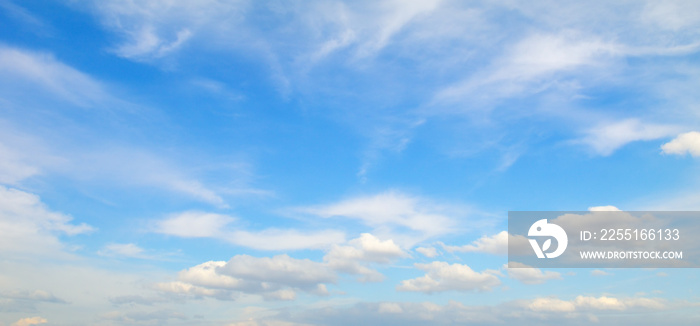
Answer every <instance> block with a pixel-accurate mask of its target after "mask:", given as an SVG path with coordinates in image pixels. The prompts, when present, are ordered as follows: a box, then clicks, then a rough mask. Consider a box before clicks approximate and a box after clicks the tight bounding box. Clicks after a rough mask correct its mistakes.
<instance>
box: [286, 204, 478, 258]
mask: <svg viewBox="0 0 700 326" xmlns="http://www.w3.org/2000/svg"><path fill="white" fill-rule="evenodd" d="M299 210H300V211H302V212H306V213H311V214H314V215H317V216H320V217H323V218H332V217H345V218H350V219H356V220H358V221H360V222H362V223H363V224H366V225H368V226H371V227H373V228H374V231H373V232H372V234H375V235H377V236H379V237H382V238H390V239H393V240H394V241H396V242H397V243H398V244H399V245H401V246H402V247H404V248H406V247H412V246H413V245H414V244H415V243H417V242H419V241H422V240H425V239H428V238H431V237H435V236H439V235H443V234H447V233H451V232H454V231H455V230H454V228H453V227H454V226H455V225H456V223H455V222H454V220H453V218H456V217H459V216H460V215H461V216H463V215H466V214H467V212H466V210H464V209H460V208H457V207H450V206H447V205H440V204H436V203H434V202H432V201H430V200H427V199H424V198H420V197H416V196H409V195H406V194H403V193H400V192H395V191H390V192H385V193H380V194H377V195H374V196H362V197H356V198H352V199H347V200H343V201H340V202H338V203H334V204H329V205H323V206H315V207H307V208H301V209H299Z"/></svg>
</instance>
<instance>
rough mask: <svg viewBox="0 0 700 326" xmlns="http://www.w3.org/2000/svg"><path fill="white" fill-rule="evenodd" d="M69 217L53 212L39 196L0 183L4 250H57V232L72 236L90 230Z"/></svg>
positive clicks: (0, 236) (1, 246) (0, 245)
mask: <svg viewBox="0 0 700 326" xmlns="http://www.w3.org/2000/svg"><path fill="white" fill-rule="evenodd" d="M71 220H73V218H72V217H70V216H68V215H65V214H61V213H57V212H53V211H51V210H49V209H48V208H47V207H46V205H45V204H44V203H42V202H41V199H40V198H39V196H37V195H34V194H31V193H28V192H24V191H21V190H17V189H13V188H7V187H4V186H0V251H1V252H5V253H34V254H39V253H44V254H45V253H57V252H58V251H60V249H61V247H62V245H61V242H60V240H59V238H58V236H59V235H68V236H74V235H77V234H83V233H88V232H91V231H93V230H94V228H92V227H91V226H89V225H87V224H85V223H81V224H72V223H71Z"/></svg>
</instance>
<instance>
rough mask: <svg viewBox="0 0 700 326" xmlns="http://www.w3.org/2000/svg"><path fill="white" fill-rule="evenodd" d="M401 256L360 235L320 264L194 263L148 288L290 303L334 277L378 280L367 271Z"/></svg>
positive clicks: (276, 259) (263, 260) (283, 259)
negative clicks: (243, 295) (173, 278)
mask: <svg viewBox="0 0 700 326" xmlns="http://www.w3.org/2000/svg"><path fill="white" fill-rule="evenodd" d="M406 255H407V254H406V253H405V252H404V251H403V250H402V249H401V248H399V247H398V246H397V245H396V244H394V243H393V241H391V240H386V241H381V240H380V239H378V238H376V237H374V236H373V235H371V234H367V233H365V234H362V235H361V236H360V237H359V238H357V239H354V240H352V241H350V242H348V245H344V246H339V245H335V246H333V247H332V248H331V249H330V250H329V251H328V253H327V254H326V255H325V256H324V259H323V262H315V261H312V260H309V259H296V258H292V257H289V256H288V255H277V256H273V257H252V256H248V255H237V256H234V257H233V258H231V259H230V260H229V261H228V262H224V261H209V262H205V263H202V264H199V265H197V266H194V267H191V268H189V269H186V270H183V271H181V272H180V273H179V274H178V277H177V281H174V282H166V283H157V284H155V285H154V286H155V288H156V289H157V290H159V291H162V292H167V293H172V294H180V295H189V296H196V297H213V298H217V299H221V300H232V299H235V298H236V297H237V296H238V295H239V294H240V293H246V294H255V295H261V296H262V297H263V298H265V299H268V300H293V299H295V298H296V295H297V293H298V292H299V291H302V292H306V293H311V294H316V295H327V294H328V290H327V288H326V284H330V283H335V282H336V279H337V273H346V274H353V275H360V280H361V281H380V280H382V279H383V275H382V274H381V273H379V272H378V271H376V270H374V269H372V268H370V266H371V265H381V264H389V263H391V262H393V261H395V260H396V259H398V258H401V257H405V256H406Z"/></svg>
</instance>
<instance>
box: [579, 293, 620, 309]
mask: <svg viewBox="0 0 700 326" xmlns="http://www.w3.org/2000/svg"><path fill="white" fill-rule="evenodd" d="M574 303H575V304H576V306H577V307H580V308H589V309H596V310H625V308H626V305H625V303H623V302H622V301H621V300H618V299H617V298H610V297H606V296H602V297H599V298H595V297H584V296H578V297H576V300H574Z"/></svg>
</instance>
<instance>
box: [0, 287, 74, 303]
mask: <svg viewBox="0 0 700 326" xmlns="http://www.w3.org/2000/svg"><path fill="white" fill-rule="evenodd" d="M0 297H1V298H6V299H12V300H28V301H40V302H53V303H67V302H66V301H65V300H63V299H61V298H57V297H56V296H54V295H53V294H52V293H51V292H48V291H42V290H34V291H21V290H11V291H0Z"/></svg>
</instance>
